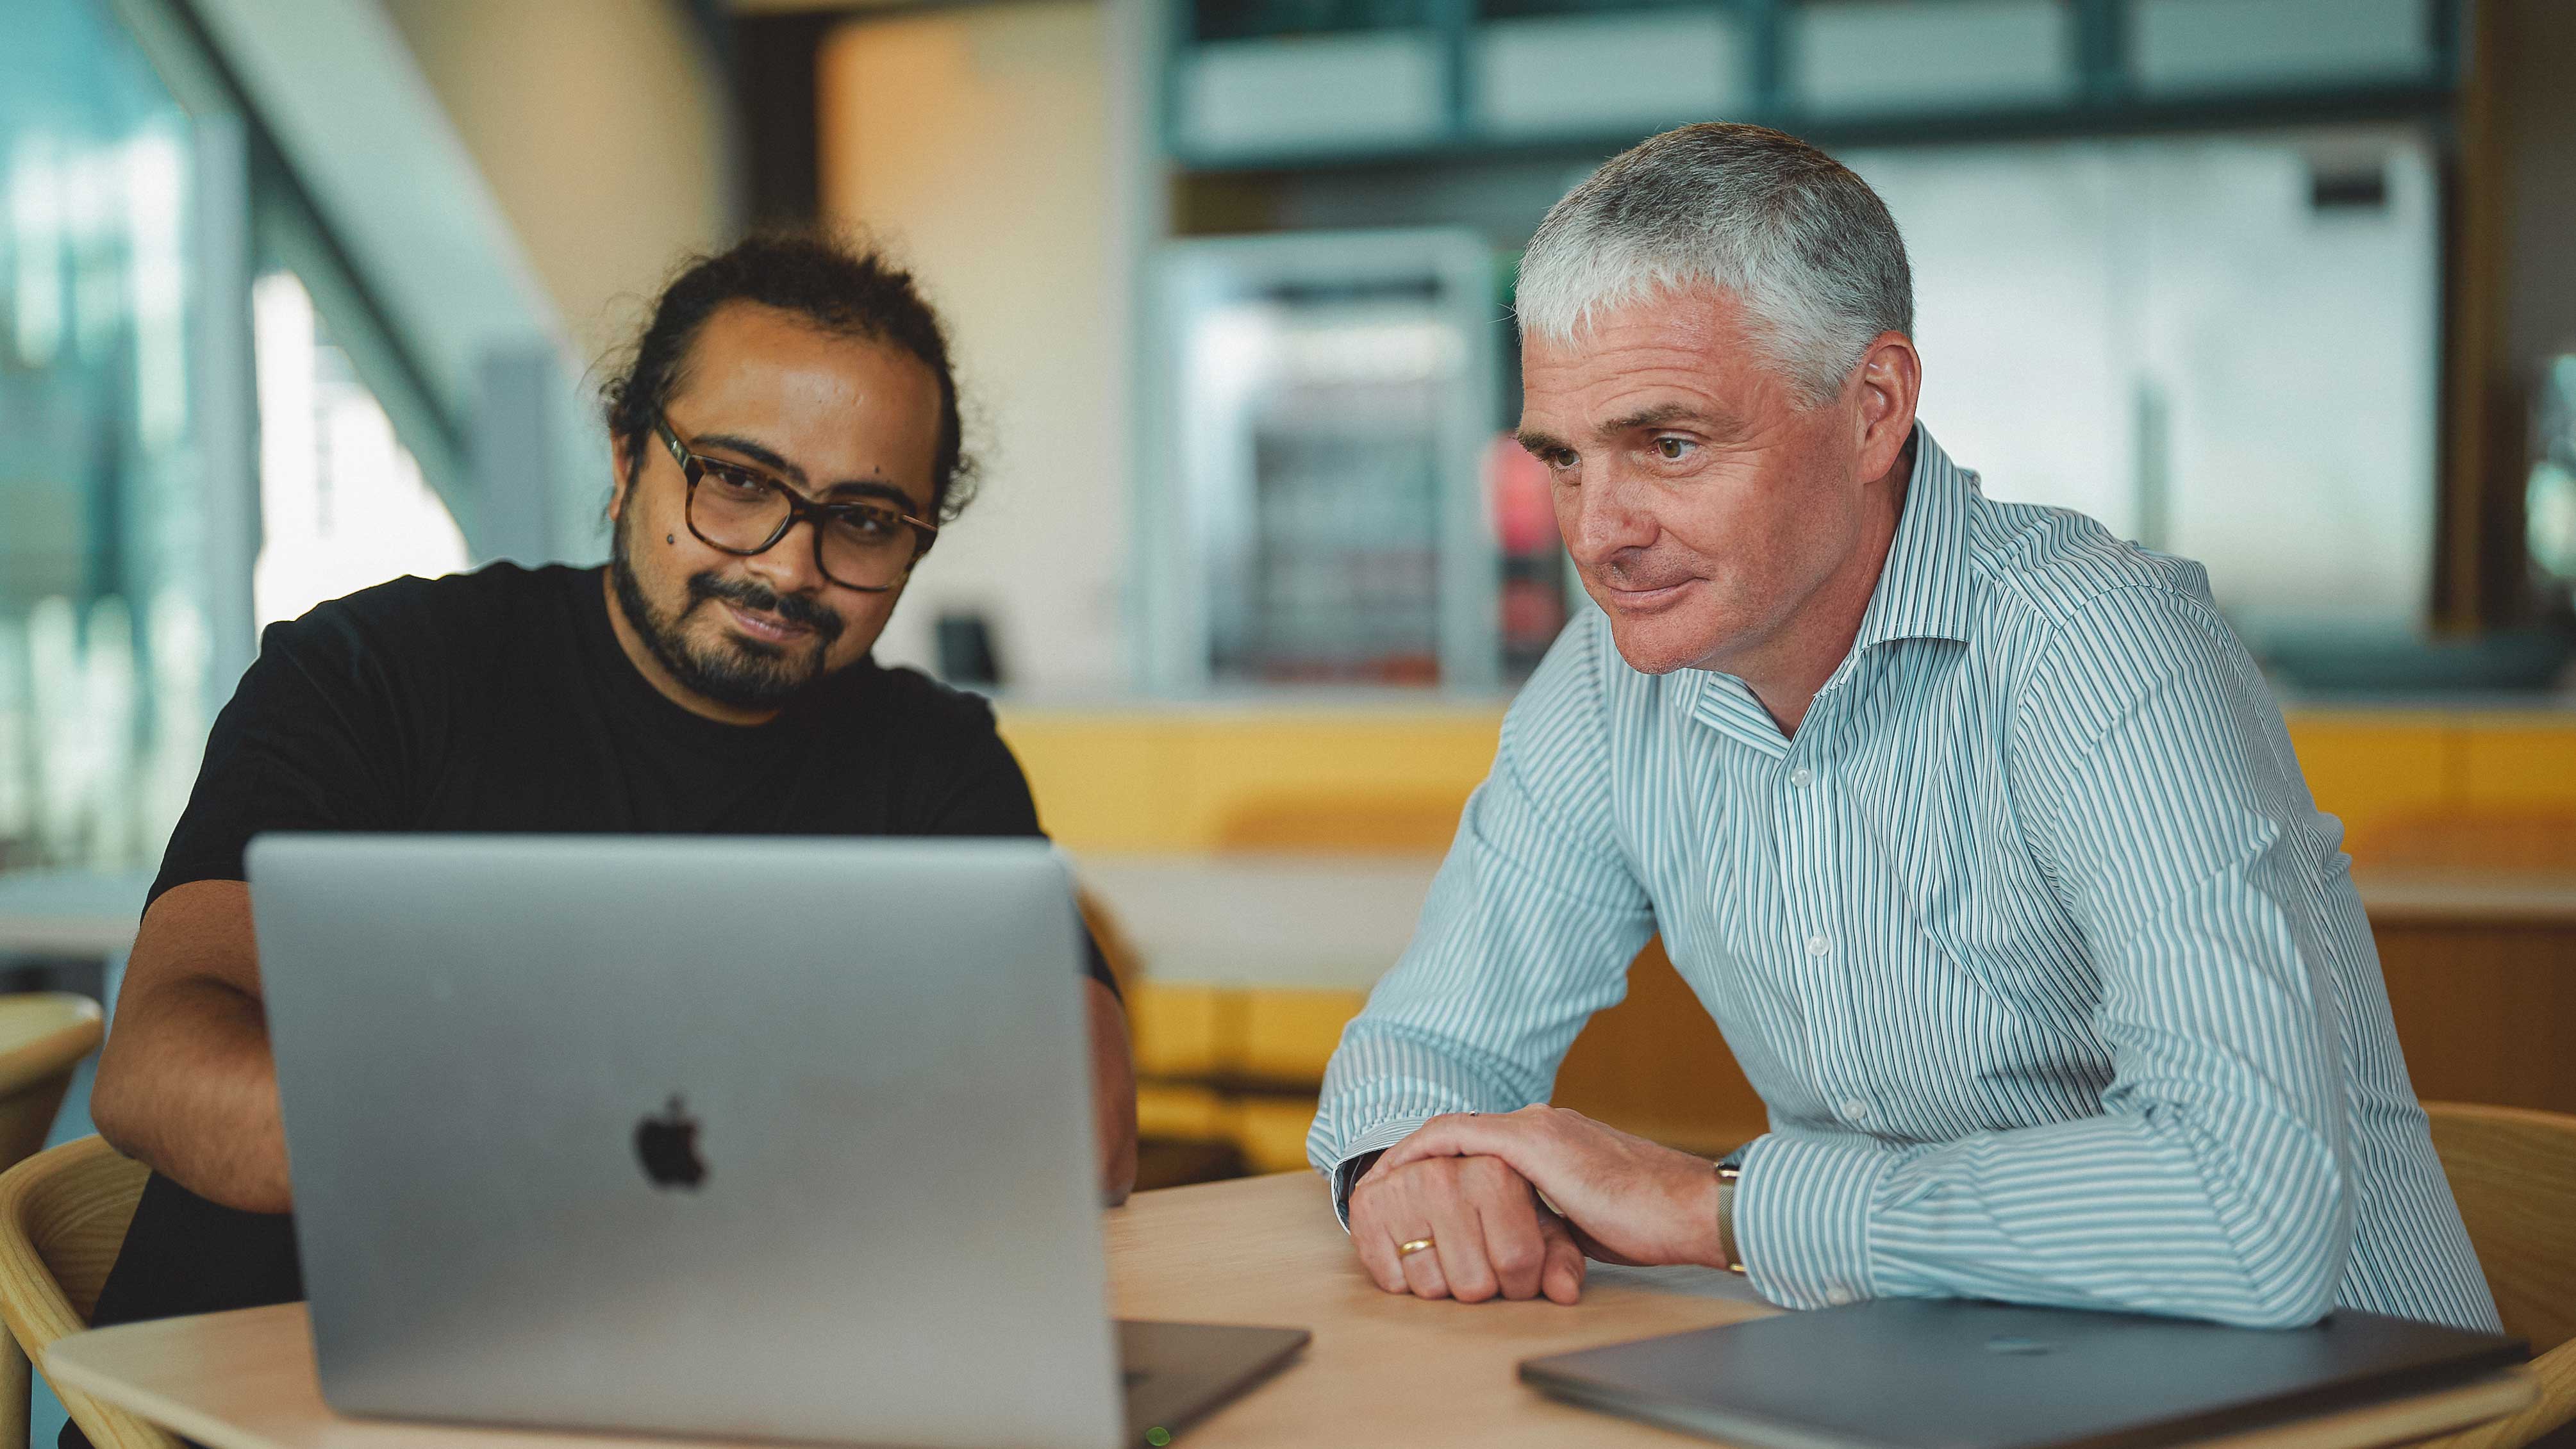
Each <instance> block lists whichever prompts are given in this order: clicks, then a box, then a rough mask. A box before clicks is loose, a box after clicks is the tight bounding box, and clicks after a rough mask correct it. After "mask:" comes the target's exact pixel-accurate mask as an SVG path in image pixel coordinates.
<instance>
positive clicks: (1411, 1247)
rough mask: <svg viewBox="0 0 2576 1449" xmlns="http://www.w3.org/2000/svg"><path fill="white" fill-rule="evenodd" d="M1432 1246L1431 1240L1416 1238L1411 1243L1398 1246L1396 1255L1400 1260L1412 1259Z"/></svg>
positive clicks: (1396, 1246)
mask: <svg viewBox="0 0 2576 1449" xmlns="http://www.w3.org/2000/svg"><path fill="white" fill-rule="evenodd" d="M1430 1246H1431V1240H1430V1239H1429V1238H1416V1239H1414V1240H1413V1241H1412V1242H1409V1243H1398V1244H1396V1245H1395V1255H1396V1256H1397V1257H1399V1258H1410V1257H1412V1256H1413V1255H1414V1254H1416V1253H1419V1252H1421V1251H1422V1250H1423V1249H1425V1248H1428V1247H1430Z"/></svg>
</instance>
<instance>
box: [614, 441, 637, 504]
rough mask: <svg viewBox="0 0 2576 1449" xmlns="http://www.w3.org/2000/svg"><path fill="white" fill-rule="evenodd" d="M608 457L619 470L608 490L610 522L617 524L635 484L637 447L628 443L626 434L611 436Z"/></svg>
mask: <svg viewBox="0 0 2576 1449" xmlns="http://www.w3.org/2000/svg"><path fill="white" fill-rule="evenodd" d="M608 456H609V461H610V463H612V464H613V465H614V466H615V467H616V470H617V476H616V478H615V479H614V480H613V481H612V482H611V483H610V485H609V490H608V521H609V522H611V523H616V522H618V521H619V519H620V516H621V515H622V514H623V513H624V511H625V508H626V494H627V490H628V489H630V488H632V487H633V486H634V483H635V445H634V444H633V443H632V442H630V441H628V439H627V437H626V435H625V434H624V433H614V434H611V435H610V436H609V439H608Z"/></svg>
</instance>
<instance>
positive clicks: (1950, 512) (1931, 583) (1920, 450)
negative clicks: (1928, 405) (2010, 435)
mask: <svg viewBox="0 0 2576 1449" xmlns="http://www.w3.org/2000/svg"><path fill="white" fill-rule="evenodd" d="M1976 488H1977V481H1976V476H1975V475H1974V474H1971V473H1969V472H1968V471H1967V470H1965V469H1963V468H1961V467H1960V466H1959V465H1958V464H1956V463H1953V462H1951V461H1950V455H1949V454H1947V453H1944V452H1942V451H1941V445H1940V444H1938V443H1936V442H1934V441H1932V433H1931V431H1930V430H1929V429H1927V428H1925V427H1924V426H1923V425H1922V424H1921V423H1917V424H1915V425H1914V472H1913V475H1912V476H1911V477H1909V478H1908V479H1907V480H1906V483H1905V512H1904V514H1903V515H1902V516H1901V517H1899V518H1898V519H1897V522H1896V538H1895V541H1894V542H1892V543H1890V544H1889V545H1888V549H1887V562H1886V564H1885V565H1883V566H1882V567H1881V568H1880V569H1879V573H1878V588H1877V589H1876V590H1875V591H1874V592H1872V593H1871V595H1870V597H1869V609H1868V611H1867V612H1866V613H1864V614H1862V615H1861V618H1860V633H1859V635H1858V636H1857V637H1855V638H1854V639H1853V640H1852V653H1853V654H1854V655H1858V654H1860V653H1861V652H1862V651H1864V650H1866V649H1868V648H1869V647H1870V646H1871V645H1873V644H1884V643H1887V642H1889V641H1890V640H1894V639H1956V640H1959V641H1960V642H1962V643H1965V642H1966V641H1967V638H1968V625H1969V604H1970V600H1969V597H1968V585H1969V576H1968V555H1967V544H1968V508H1969V504H1970V502H1971V500H1972V499H1973V498H1974V497H1975V494H1976Z"/></svg>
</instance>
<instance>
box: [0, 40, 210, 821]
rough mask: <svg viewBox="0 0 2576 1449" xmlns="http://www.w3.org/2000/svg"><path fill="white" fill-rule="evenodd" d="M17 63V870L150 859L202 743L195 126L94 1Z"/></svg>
mask: <svg viewBox="0 0 2576 1449" xmlns="http://www.w3.org/2000/svg"><path fill="white" fill-rule="evenodd" d="M0 54H6V55H7V56H9V57H10V79H9V83H8V84H7V85H6V86H0V438H4V439H6V442H7V446H6V447H5V448H0V869H9V868H17V867H29V866H62V867H88V868H95V869H106V870H122V869H135V868H141V867H146V866H148V865H150V864H151V863H152V862H153V860H154V859H155V857H157V855H158V854H159V851H160V847H161V842H162V838H163V836H164V835H165V834H166V833H167V830H168V827H169V824H170V822H171V821H173V820H174V819H176V817H177V813H178V811H179V809H180V807H181V806H182V805H183V804H184V803H185V801H186V798H187V790H188V786H189V784H190V781H191V780H192V779H193V777H194V774H195V769H196V763H197V755H198V752H199V750H200V748H201V747H202V742H203V738H204V730H205V715H204V700H205V695H206V688H207V680H206V678H205V673H206V668H207V662H206V661H207V657H208V643H209V640H208V635H207V624H206V620H207V617H208V608H207V597H208V596H207V592H206V591H207V580H206V578H205V576H204V568H203V563H202V556H201V554H200V552H199V548H198V539H199V537H200V532H201V530H200V528H199V516H200V515H199V505H200V499H201V483H202V479H203V475H204V467H203V457H202V454H201V451H200V447H199V444H198V439H197V433H196V428H195V420H194V419H193V418H192V416H191V412H190V405H191V399H190V393H189V378H188V358H189V344H190V337H189V334H188V329H189V325H190V324H189V316H188V304H189V301H190V298H191V295H192V292H193V289H194V287H195V286H196V281H197V279H196V278H195V276H194V275H193V273H192V270H191V268H192V259H191V257H190V255H189V251H188V245H187V237H188V230H187V227H188V213H189V208H190V206H191V204H192V188H191V185H190V172H189V167H190V165H191V161H190V150H189V144H190V143H189V132H188V125H187V120H186V118H185V116H184V115H182V113H181V112H180V110H179V108H178V107H177V105H176V104H174V103H173V102H172V100H171V98H170V97H169V96H168V94H167V93H165V92H164V91H163V90H162V88H161V86H160V84H159V82H158V80H157V78H156V77H155V76H154V75H153V73H152V71H151V68H150V66H149V65H148V63H147V62H146V61H145V60H144V59H143V57H142V56H141V55H140V54H139V53H138V52H137V51H136V50H135V48H134V46H133V44H132V42H131V41H130V40H129V38H128V37H127V36H126V35H125V34H124V32H123V31H122V30H121V29H120V28H119V27H118V25H117V24H116V22H115V20H114V19H113V17H112V16H111V15H110V14H109V12H108V10H107V8H106V7H105V6H104V5H102V4H98V3H92V0H48V3H38V4H15V5H9V6H6V7H0Z"/></svg>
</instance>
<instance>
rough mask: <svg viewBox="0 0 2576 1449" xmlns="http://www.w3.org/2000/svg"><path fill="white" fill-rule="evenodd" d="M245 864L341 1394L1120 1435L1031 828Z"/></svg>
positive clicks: (306, 846) (1044, 889) (306, 1232)
mask: <svg viewBox="0 0 2576 1449" xmlns="http://www.w3.org/2000/svg"><path fill="white" fill-rule="evenodd" d="M249 862H250V866H249V875H250V886H251V899H252V906H253V912H254V916H255V919H256V925H257V931H258V939H259V949H260V963H261V973H262V977H263V980H264V983H265V993H266V998H267V1006H268V1013H269V1025H270V1033H271V1036H272V1039H273V1041H274V1043H275V1048H276V1054H277V1064H278V1082H279V1091H280V1096H281V1098H282V1101H283V1106H284V1113H285V1127H286V1140H287V1150H288V1155H289V1158H290V1161H291V1164H292V1169H291V1170H292V1174H293V1178H294V1187H295V1199H296V1208H297V1212H296V1232H297V1241H298V1245H299V1248H300V1250H301V1252H302V1256H303V1264H304V1273H305V1283H306V1287H307V1289H308V1291H309V1293H310V1294H311V1298H312V1310H313V1325H314V1339H315V1350H316V1354H317V1356H318V1359H319V1364H320V1370H321V1378H322V1386H323V1390H324V1393H325V1395H326V1397H327V1398H328V1399H329V1400H330V1402H331V1403H332V1404H333V1406H334V1407H336V1408H339V1409H341V1410H343V1411H346V1412H350V1413H358V1414H382V1415H393V1416H403V1417H421V1418H436V1419H456V1420H482V1421H496V1422H510V1423H523V1424H544V1425H560V1426H578V1427H589V1428H603V1429H634V1430H647V1431H655V1432H663V1433H681V1434H691V1435H699V1436H713V1437H770V1438H787V1439H817V1440H838V1441H845V1442H846V1441H870V1442H880V1443H883V1442H893V1443H905V1444H921V1445H966V1444H993V1443H1015V1444H1029V1445H1065V1446H1082V1449H1107V1446H1110V1445H1113V1444H1116V1443H1118V1442H1119V1441H1120V1440H1121V1438H1122V1435H1121V1432H1120V1427H1121V1426H1120V1420H1121V1413H1120V1405H1119V1396H1118V1391H1117V1385H1118V1377H1117V1371H1116V1367H1115V1363H1114V1359H1113V1346H1112V1338H1111V1329H1110V1326H1109V1323H1108V1320H1107V1314H1106V1303H1107V1286H1106V1273H1105V1268H1104V1264H1103V1259H1102V1247H1101V1240H1100V1235H1099V1216H1098V1215H1099V1203H1098V1200H1097V1181H1096V1180H1097V1174H1098V1168H1097V1165H1096V1163H1095V1160H1094V1151H1093V1147H1092V1124H1091V1115H1090V1079H1089V1071H1088V1067H1087V1063H1086V1061H1085V1057H1084V1047H1083V1043H1084V1042H1085V1041H1086V1039H1087V1037H1086V1032H1085V1029H1084V1014H1083V1005H1082V1000H1081V987H1080V982H1081V980H1082V972H1081V967H1080V957H1079V947H1078V944H1077V943H1078V939H1079V938H1078V935H1077V932H1078V931H1079V929H1080V927H1079V924H1078V922H1077V920H1076V917H1075V914H1074V911H1073V905H1072V900H1073V897H1072V887H1071V883H1070V881H1069V879H1068V878H1067V875H1066V872H1065V869H1064V867H1063V865H1062V864H1061V862H1060V861H1059V860H1058V858H1057V857H1056V856H1055V854H1054V852H1053V851H1052V850H1051V849H1050V848H1049V847H1047V846H1046V845H1045V844H1043V843H1042V842H1034V841H992V840H978V841H915V840H849V839H794V838H761V839H726V838H708V837H645V838H601V837H572V836H552V837H536V836H528V837H509V836H475V837H459V836H451V837H437V836H417V835H415V836H327V835H302V836H296V835H284V836H266V837H262V838H261V839H259V840H258V841H256V842H254V843H253V845H252V846H251V850H250V856H249Z"/></svg>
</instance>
